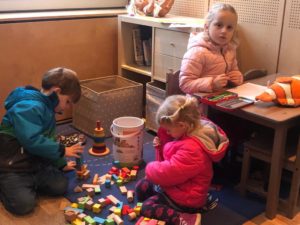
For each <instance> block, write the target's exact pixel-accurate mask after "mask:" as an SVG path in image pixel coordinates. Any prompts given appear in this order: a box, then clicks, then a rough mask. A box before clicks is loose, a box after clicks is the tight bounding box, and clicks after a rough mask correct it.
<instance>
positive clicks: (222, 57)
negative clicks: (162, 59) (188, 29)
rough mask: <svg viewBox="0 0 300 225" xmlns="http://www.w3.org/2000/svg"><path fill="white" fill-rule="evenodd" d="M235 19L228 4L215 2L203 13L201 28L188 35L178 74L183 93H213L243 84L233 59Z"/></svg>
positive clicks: (232, 9) (235, 16)
mask: <svg viewBox="0 0 300 225" xmlns="http://www.w3.org/2000/svg"><path fill="white" fill-rule="evenodd" d="M237 19H238V16H237V13H236V11H235V9H234V8H233V7H232V6H231V5H229V4H224V3H217V4H215V5H213V6H212V8H211V9H210V11H209V12H208V14H207V16H206V19H205V25H204V31H203V32H201V33H197V34H194V33H192V34H191V36H190V39H189V43H188V47H187V49H188V50H187V52H186V53H185V55H184V56H183V60H182V64H181V68H180V75H179V86H180V88H181V90H182V91H183V92H185V93H190V94H192V93H197V92H213V91H217V90H220V89H222V88H224V87H225V86H228V85H229V86H237V85H240V84H242V83H243V75H242V74H241V72H240V71H239V68H238V66H237V60H236V47H237V45H238V41H237V37H236V28H237Z"/></svg>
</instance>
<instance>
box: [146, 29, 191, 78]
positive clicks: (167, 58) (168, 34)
mask: <svg viewBox="0 0 300 225" xmlns="http://www.w3.org/2000/svg"><path fill="white" fill-rule="evenodd" d="M188 39H189V33H185V32H181V31H173V30H166V29H160V28H157V29H155V35H154V59H153V60H154V63H153V74H152V77H153V79H155V80H159V81H163V82H166V74H167V73H168V72H170V70H173V71H176V70H179V69H180V65H181V60H182V57H183V55H184V53H185V52H186V49H187V43H188Z"/></svg>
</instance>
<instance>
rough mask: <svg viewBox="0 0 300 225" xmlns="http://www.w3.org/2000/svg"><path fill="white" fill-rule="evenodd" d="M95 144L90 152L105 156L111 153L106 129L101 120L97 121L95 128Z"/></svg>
mask: <svg viewBox="0 0 300 225" xmlns="http://www.w3.org/2000/svg"><path fill="white" fill-rule="evenodd" d="M93 139H94V144H93V146H92V147H91V148H90V149H89V153H90V154H91V155H94V156H104V155H107V154H109V152H110V150H109V148H107V147H106V145H105V143H104V140H105V134H104V129H103V128H102V127H101V123H100V121H99V120H97V122H96V128H95V129H94V136H93Z"/></svg>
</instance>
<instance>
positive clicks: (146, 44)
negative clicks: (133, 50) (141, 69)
mask: <svg viewBox="0 0 300 225" xmlns="http://www.w3.org/2000/svg"><path fill="white" fill-rule="evenodd" d="M142 43H143V52H144V62H145V66H151V60H152V59H151V57H152V53H151V51H152V47H151V45H152V39H151V38H149V39H147V40H143V41H142Z"/></svg>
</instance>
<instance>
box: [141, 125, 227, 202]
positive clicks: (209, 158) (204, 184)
mask: <svg viewBox="0 0 300 225" xmlns="http://www.w3.org/2000/svg"><path fill="white" fill-rule="evenodd" d="M228 144H229V141H228V138H227V136H226V134H225V133H224V132H223V131H222V130H221V129H220V128H219V127H217V126H216V125H215V124H214V123H212V122H211V121H207V120H201V127H200V128H199V129H197V130H196V131H194V132H193V133H192V134H191V135H190V136H184V137H182V138H181V139H179V140H175V141H171V142H168V143H166V144H165V146H164V149H163V158H164V160H163V161H154V162H150V163H149V164H148V165H147V167H146V177H147V179H149V180H150V181H152V182H153V183H154V184H157V185H160V187H161V188H162V189H163V191H164V192H165V193H166V194H167V195H168V196H169V197H170V198H171V199H172V200H173V201H174V202H176V203H177V204H178V205H181V206H186V207H191V208H200V207H202V206H203V205H204V204H205V203H206V200H207V192H208V190H209V186H210V184H211V179H212V177H213V168H212V162H217V161H219V160H221V159H222V158H223V157H224V155H225V153H226V149H227V147H228Z"/></svg>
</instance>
